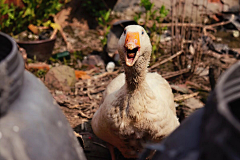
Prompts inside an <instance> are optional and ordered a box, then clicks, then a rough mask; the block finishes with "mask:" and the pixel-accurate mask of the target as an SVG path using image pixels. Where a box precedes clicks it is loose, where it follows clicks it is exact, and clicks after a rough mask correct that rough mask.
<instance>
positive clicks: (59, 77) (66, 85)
mask: <svg viewBox="0 0 240 160" xmlns="http://www.w3.org/2000/svg"><path fill="white" fill-rule="evenodd" d="M75 82H76V77H75V71H74V69H72V68H71V67H69V66H64V65H61V66H58V67H53V68H51V69H50V70H49V71H48V72H47V74H46V75H45V84H46V85H47V86H48V87H49V88H53V89H57V90H63V91H70V90H71V87H74V85H75Z"/></svg>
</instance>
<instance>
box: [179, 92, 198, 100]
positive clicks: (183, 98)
mask: <svg viewBox="0 0 240 160" xmlns="http://www.w3.org/2000/svg"><path fill="white" fill-rule="evenodd" d="M198 94H199V92H196V93H192V94H184V95H180V96H177V97H175V98H174V101H183V100H186V99H189V98H192V97H195V96H197V95H198Z"/></svg>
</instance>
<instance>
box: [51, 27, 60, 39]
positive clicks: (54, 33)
mask: <svg viewBox="0 0 240 160" xmlns="http://www.w3.org/2000/svg"><path fill="white" fill-rule="evenodd" d="M57 31H58V29H54V30H53V33H52V35H51V37H50V39H53V38H54V37H55V36H56V34H57Z"/></svg>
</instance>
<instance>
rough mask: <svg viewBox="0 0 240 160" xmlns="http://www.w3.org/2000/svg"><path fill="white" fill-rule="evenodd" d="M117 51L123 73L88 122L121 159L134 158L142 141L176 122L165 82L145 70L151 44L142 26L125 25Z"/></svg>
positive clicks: (157, 136)
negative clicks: (119, 154)
mask: <svg viewBox="0 0 240 160" xmlns="http://www.w3.org/2000/svg"><path fill="white" fill-rule="evenodd" d="M118 52H119V55H120V59H121V62H122V66H123V68H124V73H121V74H119V75H118V76H117V77H116V78H115V79H113V80H112V81H111V82H110V83H109V85H108V86H107V88H106V90H105V91H104V93H103V98H102V103H101V105H100V107H99V109H98V110H97V111H96V112H95V113H94V116H93V118H92V121H91V125H92V129H93V132H94V133H95V135H96V136H97V137H99V138H100V139H102V140H104V141H106V142H107V143H108V144H109V150H110V153H111V158H112V160H114V159H115V155H114V152H113V147H117V149H118V150H119V151H120V152H121V153H122V155H123V156H124V157H125V158H137V157H138V154H139V153H140V152H141V151H142V149H143V147H144V145H145V144H146V143H149V142H151V143H157V142H160V141H161V140H162V139H163V138H164V137H166V136H167V135H169V134H170V133H171V132H172V131H173V130H174V129H175V128H176V127H177V126H179V121H178V118H177V116H176V108H175V104H174V97H173V93H172V90H171V87H170V85H169V83H168V82H167V81H166V80H165V79H164V78H163V77H162V76H161V75H159V74H158V73H148V71H147V67H148V64H149V61H150V56H151V52H152V46H151V42H150V39H149V36H148V35H147V33H146V31H145V29H144V28H143V27H141V26H139V25H129V26H127V27H125V29H124V31H123V33H122V35H121V37H120V39H119V42H118Z"/></svg>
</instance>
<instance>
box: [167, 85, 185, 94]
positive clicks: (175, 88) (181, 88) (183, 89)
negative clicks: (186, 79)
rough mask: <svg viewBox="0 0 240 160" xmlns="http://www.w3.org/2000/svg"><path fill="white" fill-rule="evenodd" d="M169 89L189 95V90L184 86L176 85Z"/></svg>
mask: <svg viewBox="0 0 240 160" xmlns="http://www.w3.org/2000/svg"><path fill="white" fill-rule="evenodd" d="M171 88H172V89H173V90H175V91H178V92H181V93H189V89H188V88H187V86H186V85H185V84H178V85H175V84H172V85H171Z"/></svg>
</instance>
